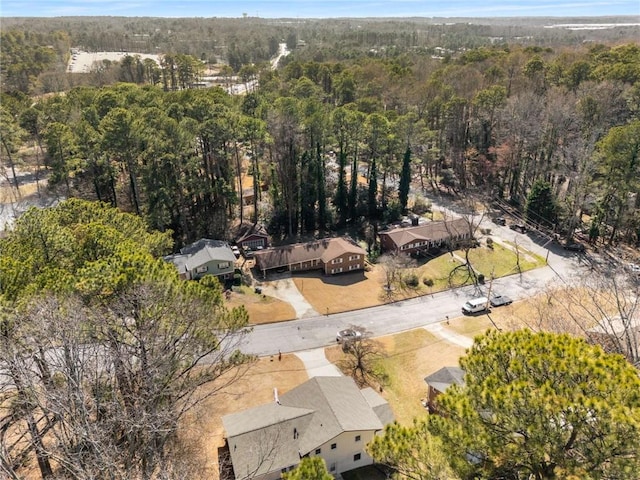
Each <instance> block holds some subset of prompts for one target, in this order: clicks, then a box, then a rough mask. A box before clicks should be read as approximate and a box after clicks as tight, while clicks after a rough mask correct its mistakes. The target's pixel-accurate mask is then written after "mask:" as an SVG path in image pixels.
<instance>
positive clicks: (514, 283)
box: [242, 205, 589, 356]
mask: <svg viewBox="0 0 640 480" xmlns="http://www.w3.org/2000/svg"><path fill="white" fill-rule="evenodd" d="M434 206H435V207H436V208H438V209H441V210H447V209H446V207H444V206H442V205H434ZM451 213H453V212H451ZM476 221H479V218H478V217H476ZM481 227H482V228H491V230H492V236H498V237H500V238H501V239H502V240H503V241H511V242H514V241H517V243H518V244H519V245H520V246H522V247H523V248H524V249H526V250H529V251H532V252H534V253H537V254H538V255H540V256H542V257H543V258H546V259H547V261H548V266H545V267H542V268H538V269H536V270H531V271H528V272H525V273H523V274H522V275H511V276H508V277H503V278H499V279H496V280H495V281H494V282H493V285H492V289H493V290H492V291H494V292H500V293H502V294H506V295H508V296H510V297H511V298H513V299H514V300H520V299H523V298H526V297H530V296H533V295H536V294H537V293H540V292H542V291H544V290H545V289H546V288H547V287H548V286H549V284H552V283H555V284H561V283H562V282H566V281H571V279H572V278H573V277H575V276H576V275H584V274H587V273H588V271H589V264H588V262H587V261H586V260H585V259H587V258H588V257H586V256H585V255H581V254H576V253H569V252H566V251H565V250H563V249H562V247H560V246H559V245H558V244H553V243H549V242H548V240H547V239H546V238H543V237H542V236H538V235H536V234H535V232H531V233H528V234H521V233H516V232H514V231H513V230H510V229H509V228H508V227H502V226H498V225H496V224H494V223H492V222H491V221H490V220H489V219H488V218H485V219H483V220H482V224H481ZM482 288H483V290H482V291H481V292H480V291H477V290H476V289H475V288H474V287H472V286H470V287H462V288H458V289H453V290H449V291H445V292H439V293H436V294H433V295H426V296H423V297H419V298H414V299H410V300H404V301H401V302H397V303H393V304H389V305H381V306H378V307H372V308H366V309H362V310H356V311H352V312H344V313H337V314H332V315H328V316H327V315H317V316H313V317H308V318H303V319H299V320H293V321H290V322H282V323H274V324H267V325H258V326H256V327H254V329H253V331H252V332H251V334H250V335H249V336H248V337H247V338H246V339H245V341H244V343H243V346H242V348H243V350H244V351H245V352H247V353H253V354H256V355H261V356H263V355H273V354H277V353H278V351H282V352H283V353H284V352H297V351H301V350H308V349H311V348H319V347H324V346H327V345H332V344H334V343H335V335H336V332H337V331H338V330H341V329H343V328H345V327H347V326H349V325H360V326H363V327H365V328H366V329H367V330H369V331H370V332H371V333H372V334H373V336H381V335H388V334H392V333H398V332H402V331H406V330H412V329H415V328H421V327H424V326H426V325H430V324H434V323H437V322H441V321H443V320H445V319H446V318H447V317H449V318H455V317H459V316H460V315H461V310H460V309H461V307H462V304H463V303H464V302H465V301H466V300H467V299H468V298H470V297H473V296H477V295H479V294H480V293H486V288H487V286H486V285H485V286H484V287H482Z"/></svg>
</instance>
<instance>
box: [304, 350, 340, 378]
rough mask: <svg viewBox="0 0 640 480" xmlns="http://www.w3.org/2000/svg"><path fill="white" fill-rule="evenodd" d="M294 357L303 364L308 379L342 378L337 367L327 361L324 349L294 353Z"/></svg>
mask: <svg viewBox="0 0 640 480" xmlns="http://www.w3.org/2000/svg"><path fill="white" fill-rule="evenodd" d="M295 355H296V356H297V357H298V358H299V359H300V360H302V363H304V368H306V369H307V375H309V378H313V377H341V376H342V372H341V371H340V370H338V367H336V366H335V365H334V364H333V363H330V362H329V360H327V357H326V356H325V354H324V348H316V349H313V350H305V351H303V352H296V353H295Z"/></svg>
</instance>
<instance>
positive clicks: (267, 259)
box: [255, 237, 367, 270]
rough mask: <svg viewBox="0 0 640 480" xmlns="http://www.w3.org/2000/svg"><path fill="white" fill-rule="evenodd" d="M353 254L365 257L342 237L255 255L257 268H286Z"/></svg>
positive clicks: (270, 250) (356, 247) (354, 245)
mask: <svg viewBox="0 0 640 480" xmlns="http://www.w3.org/2000/svg"><path fill="white" fill-rule="evenodd" d="M345 253H353V254H356V255H366V254H367V252H365V251H364V250H363V249H362V248H361V247H359V246H358V245H356V244H354V243H353V242H351V241H349V240H347V239H346V238H343V237H337V238H325V239H322V240H315V241H313V242H307V243H297V244H294V245H284V246H281V247H272V248H266V249H264V250H261V251H259V252H256V253H255V259H256V264H257V266H258V267H259V268H262V269H264V270H268V269H270V268H277V267H286V266H288V265H292V264H294V263H301V262H309V261H312V260H322V261H323V262H324V263H327V262H329V261H331V260H332V259H334V258H336V257H339V256H340V255H344V254H345Z"/></svg>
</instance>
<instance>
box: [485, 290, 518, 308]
mask: <svg viewBox="0 0 640 480" xmlns="http://www.w3.org/2000/svg"><path fill="white" fill-rule="evenodd" d="M489 302H491V306H492V307H501V306H502V305H511V303H513V300H511V298H509V297H507V296H506V295H500V294H499V293H495V294H493V295H491V298H490V299H489Z"/></svg>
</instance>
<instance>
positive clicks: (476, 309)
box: [462, 297, 489, 315]
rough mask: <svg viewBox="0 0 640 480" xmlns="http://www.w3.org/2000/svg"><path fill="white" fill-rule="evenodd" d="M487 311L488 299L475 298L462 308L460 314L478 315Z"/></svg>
mask: <svg viewBox="0 0 640 480" xmlns="http://www.w3.org/2000/svg"><path fill="white" fill-rule="evenodd" d="M487 310H489V299H488V298H487V297H476V298H472V299H471V300H469V301H468V302H467V303H465V304H464V305H463V306H462V313H464V314H465V315H469V314H471V313H480V312H484V311H487Z"/></svg>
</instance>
